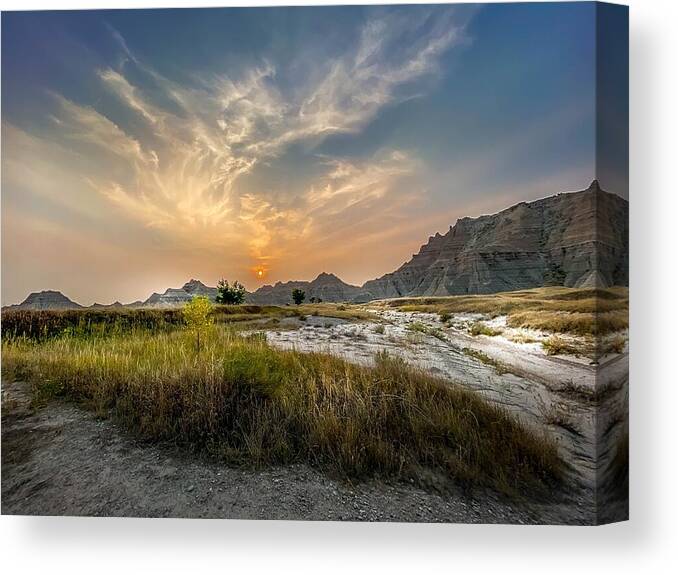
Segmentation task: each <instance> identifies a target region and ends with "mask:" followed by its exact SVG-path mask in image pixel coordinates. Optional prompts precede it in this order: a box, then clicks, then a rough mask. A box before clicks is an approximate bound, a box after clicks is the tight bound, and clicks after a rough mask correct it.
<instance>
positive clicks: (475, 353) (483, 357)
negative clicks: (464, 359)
mask: <svg viewBox="0 0 678 575" xmlns="http://www.w3.org/2000/svg"><path fill="white" fill-rule="evenodd" d="M461 351H462V352H463V353H464V355H468V356H469V357H472V358H474V359H476V360H478V361H479V362H480V363H484V364H485V365H490V366H492V367H494V369H495V370H496V371H497V374H499V375H503V374H504V373H508V371H509V369H508V367H507V366H506V365H504V364H503V363H502V362H500V361H497V360H496V359H493V358H491V357H490V356H489V355H487V354H486V353H485V352H483V351H480V350H479V349H472V348H470V347H465V348H463V349H462V350H461Z"/></svg>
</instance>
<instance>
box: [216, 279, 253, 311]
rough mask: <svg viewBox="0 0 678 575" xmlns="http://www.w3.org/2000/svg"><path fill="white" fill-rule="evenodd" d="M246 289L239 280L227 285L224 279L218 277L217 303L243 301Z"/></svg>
mask: <svg viewBox="0 0 678 575" xmlns="http://www.w3.org/2000/svg"><path fill="white" fill-rule="evenodd" d="M246 294H247V291H246V290H245V287H244V286H243V285H242V284H241V283H240V282H239V281H234V282H233V285H229V284H228V281H227V280H225V279H220V280H219V283H217V297H216V302H217V303H223V304H227V305H239V304H241V303H243V302H244V301H245V295H246Z"/></svg>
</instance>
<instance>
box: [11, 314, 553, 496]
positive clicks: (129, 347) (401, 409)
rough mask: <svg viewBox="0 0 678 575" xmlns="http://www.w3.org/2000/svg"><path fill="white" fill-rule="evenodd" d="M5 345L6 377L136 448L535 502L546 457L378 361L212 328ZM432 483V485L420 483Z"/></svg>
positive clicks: (469, 407) (499, 415)
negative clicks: (124, 431) (106, 424)
mask: <svg viewBox="0 0 678 575" xmlns="http://www.w3.org/2000/svg"><path fill="white" fill-rule="evenodd" d="M205 340H206V341H205V342H204V344H203V347H202V349H201V351H200V352H199V353H196V351H195V346H194V345H193V340H192V338H191V336H190V334H187V333H186V332H184V331H175V332H170V333H165V332H158V333H153V332H150V331H137V332H131V333H127V334H124V335H111V336H108V337H105V338H98V337H59V338H53V339H50V340H46V341H43V342H35V341H30V340H26V339H17V340H7V341H4V342H3V353H2V358H3V370H4V375H5V376H6V377H7V376H11V377H13V378H16V379H22V380H26V381H29V382H31V383H32V385H33V387H34V390H35V393H36V397H37V398H38V400H40V399H50V398H52V397H55V396H61V397H65V398H69V399H72V400H77V401H81V402H83V404H84V405H86V406H88V407H90V408H92V409H94V410H96V411H97V412H98V413H99V414H101V415H107V414H113V416H114V417H116V418H117V419H118V420H119V421H120V422H122V423H123V424H124V425H125V426H127V427H128V428H129V429H131V430H133V431H135V432H137V433H138V434H139V435H141V436H142V437H145V438H148V439H154V440H166V441H171V442H175V443H177V444H181V445H185V446H188V447H190V448H192V449H196V450H200V451H207V452H209V453H210V454H212V455H214V456H217V457H219V458H221V459H222V460H225V461H228V462H231V463H239V464H246V465H254V466H260V465H268V464H284V463H292V462H305V463H309V464H311V465H313V466H316V467H318V468H320V469H324V470H327V471H329V472H331V473H334V474H336V475H339V476H341V477H347V478H363V477H391V478H404V479H412V480H415V481H417V482H419V483H421V484H430V483H427V482H428V481H429V479H425V478H435V483H436V485H437V486H439V487H440V486H445V485H448V483H449V482H454V483H458V484H462V485H465V486H469V487H470V486H488V487H491V488H494V489H498V490H500V491H503V492H510V493H514V492H517V491H528V490H529V491H530V492H531V493H538V492H541V493H546V492H548V490H549V488H550V487H551V486H553V485H554V484H556V483H558V482H559V481H560V480H561V478H562V474H563V467H562V463H561V460H560V459H559V457H558V454H557V449H556V447H555V445H554V444H553V443H551V442H550V441H548V440H547V439H545V438H544V437H543V436H541V435H539V434H536V433H534V432H532V431H530V430H528V429H526V428H525V427H523V426H521V425H520V424H518V423H517V422H516V420H514V419H513V418H512V417H510V416H509V415H508V414H507V413H506V412H504V411H502V410H500V409H498V408H496V407H493V406H491V405H489V404H488V403H486V402H485V401H484V400H483V399H482V398H480V397H479V396H478V395H476V394H474V393H473V392H470V391H467V390H464V389H462V388H460V387H456V386H454V385H450V384H449V383H447V382H444V381H442V380H439V379H436V378H433V377H431V376H428V375H425V374H424V373H422V372H420V371H417V370H414V369H411V368H410V367H408V366H406V365H405V364H404V363H403V362H402V361H399V360H397V359H394V358H392V357H389V356H386V355H381V356H379V357H378V358H377V361H376V366H375V367H372V368H368V367H360V366H356V365H352V364H349V363H347V362H345V361H343V360H341V359H339V358H336V357H333V356H329V355H324V354H302V353H297V352H294V351H280V350H275V349H272V348H271V347H269V346H268V345H267V344H266V342H265V338H263V337H260V336H258V337H257V336H255V337H249V338H248V337H242V336H239V335H237V334H236V333H234V332H232V331H230V330H227V329H224V328H223V327H218V326H217V327H214V328H212V329H211V330H210V331H209V334H208V336H207V337H206V338H205ZM431 481H432V480H431Z"/></svg>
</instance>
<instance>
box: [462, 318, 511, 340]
mask: <svg viewBox="0 0 678 575" xmlns="http://www.w3.org/2000/svg"><path fill="white" fill-rule="evenodd" d="M468 332H469V333H470V334H471V335H472V336H478V335H487V336H489V337H494V336H496V335H501V334H502V333H503V331H502V330H500V329H494V328H492V327H490V326H489V325H487V324H485V323H483V322H482V321H476V322H473V323H472V324H471V326H470V327H469V328H468Z"/></svg>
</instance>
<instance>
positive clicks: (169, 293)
mask: <svg viewBox="0 0 678 575" xmlns="http://www.w3.org/2000/svg"><path fill="white" fill-rule="evenodd" d="M195 296H207V297H208V298H209V299H211V300H212V301H214V300H215V298H216V297H217V288H215V287H208V286H206V285H205V284H204V283H202V282H201V281H199V280H195V279H191V280H190V281H188V282H186V283H185V284H184V285H183V286H181V287H180V288H167V289H166V290H165V292H164V293H162V294H158V293H153V294H151V296H150V297H149V298H148V299H147V300H146V301H144V302H142V303H140V304H135V307H174V306H180V305H183V304H185V303H188V302H189V301H191V300H192V299H193V298H194V297H195Z"/></svg>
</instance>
